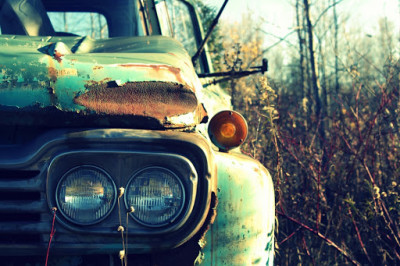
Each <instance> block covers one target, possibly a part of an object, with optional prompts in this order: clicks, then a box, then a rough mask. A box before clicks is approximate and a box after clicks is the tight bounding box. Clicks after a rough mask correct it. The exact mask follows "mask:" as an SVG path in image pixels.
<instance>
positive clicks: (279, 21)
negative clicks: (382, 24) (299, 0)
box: [206, 0, 400, 45]
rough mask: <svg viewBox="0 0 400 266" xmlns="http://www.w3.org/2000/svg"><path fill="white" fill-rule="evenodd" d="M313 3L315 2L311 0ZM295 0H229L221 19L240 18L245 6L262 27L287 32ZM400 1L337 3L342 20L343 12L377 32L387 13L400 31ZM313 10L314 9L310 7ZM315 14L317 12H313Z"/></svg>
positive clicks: (212, 0) (214, 1) (216, 0)
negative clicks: (380, 21)
mask: <svg viewBox="0 0 400 266" xmlns="http://www.w3.org/2000/svg"><path fill="white" fill-rule="evenodd" d="M223 2H224V0H206V3H208V4H209V5H212V6H215V7H217V8H218V9H219V7H220V6H221V5H222V3H223ZM310 2H311V3H314V2H316V1H315V0H311V1H310ZM294 3H295V0H229V2H228V4H227V6H226V8H225V11H224V13H223V14H222V17H221V19H223V20H229V21H240V19H241V16H242V13H243V12H245V11H246V10H250V11H251V12H254V15H255V16H259V17H262V18H263V20H264V21H265V22H264V23H263V30H264V31H267V32H270V33H273V34H275V35H278V36H280V37H283V36H285V35H286V34H287V33H288V32H290V31H291V30H292V28H293V25H294V23H293V19H294ZM399 5H400V1H399V0H343V1H342V2H340V3H339V4H338V5H337V12H338V14H339V21H340V19H341V16H342V18H344V16H349V20H350V21H351V22H352V23H354V24H359V25H362V26H363V28H364V31H365V33H366V34H370V35H374V34H375V33H376V31H377V30H378V20H379V18H381V17H384V16H386V17H388V18H389V20H391V21H393V22H394V23H395V24H396V31H397V35H399V32H400V10H399ZM311 11H312V12H313V11H314V12H315V10H314V9H312V7H311ZM312 14H313V15H314V18H315V17H316V15H317V14H316V13H312ZM265 41H266V42H267V43H266V45H268V42H271V43H274V42H275V41H276V39H275V40H274V39H273V38H272V37H270V38H266V40H265Z"/></svg>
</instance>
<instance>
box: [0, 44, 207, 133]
mask: <svg viewBox="0 0 400 266" xmlns="http://www.w3.org/2000/svg"><path fill="white" fill-rule="evenodd" d="M0 58H1V61H0V67H1V72H0V111H4V110H5V111H8V112H9V113H10V115H13V114H18V115H19V118H22V119H19V120H18V121H19V122H18V123H22V124H29V123H31V124H33V123H36V124H38V123H39V124H40V123H46V122H49V121H47V119H46V116H47V115H46V114H47V113H48V111H49V108H50V109H55V110H54V116H55V117H57V115H60V116H63V117H65V116H70V117H72V116H73V117H75V118H76V117H78V118H81V119H77V121H79V120H82V119H85V116H88V115H89V116H95V115H99V116H101V115H103V116H104V115H118V116H120V118H121V121H125V124H124V125H126V124H128V125H129V124H130V127H137V126H138V125H135V121H136V120H137V117H144V118H148V119H150V120H154V121H156V124H158V125H160V126H161V127H168V128H179V127H187V126H194V125H196V124H198V123H200V122H201V121H203V119H204V118H205V117H206V116H207V114H206V112H205V110H204V109H203V107H202V105H201V104H200V102H199V100H198V92H199V91H200V90H201V89H202V86H201V83H200V81H199V79H198V78H197V76H196V73H195V72H194V69H193V66H192V64H191V62H190V58H189V56H188V55H187V53H186V51H185V50H184V49H183V47H182V46H181V44H180V43H178V42H177V41H175V40H173V39H170V38H167V37H161V36H157V37H131V38H114V39H108V40H99V41H95V40H91V39H90V38H87V37H83V38H82V37H79V38H76V37H60V38H55V37H49V38H44V37H26V36H1V37H0ZM24 115H26V117H29V119H23V118H24ZM67 120H69V121H70V122H71V123H72V124H73V123H74V121H75V119H67ZM7 121H8V120H7ZM7 121H6V120H4V121H3V122H7ZM91 121H93V119H91ZM0 122H1V121H0ZM67 124H68V123H67ZM114 126H116V125H114ZM142 126H143V125H142Z"/></svg>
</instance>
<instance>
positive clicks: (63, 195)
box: [56, 165, 116, 225]
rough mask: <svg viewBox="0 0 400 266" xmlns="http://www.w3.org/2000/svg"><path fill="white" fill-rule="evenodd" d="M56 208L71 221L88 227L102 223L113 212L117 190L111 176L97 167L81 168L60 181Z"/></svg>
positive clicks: (70, 172)
mask: <svg viewBox="0 0 400 266" xmlns="http://www.w3.org/2000/svg"><path fill="white" fill-rule="evenodd" d="M56 200H57V205H58V208H59V210H60V211H61V213H62V214H63V215H64V216H65V218H66V219H68V220H69V221H71V222H73V223H76V224H82V225H89V224H94V223H97V222H100V221H101V220H103V219H104V218H105V217H107V215H108V214H109V213H110V212H111V210H112V209H113V207H114V204H115V200H116V188H115V185H114V183H113V181H112V180H111V177H110V176H109V175H108V174H107V173H106V172H105V171H103V170H102V169H100V168H98V167H95V166H89V165H85V166H79V167H76V168H73V169H71V170H70V171H68V172H67V173H66V174H65V175H64V176H63V177H62V178H61V179H60V181H59V182H58V185H57V190H56Z"/></svg>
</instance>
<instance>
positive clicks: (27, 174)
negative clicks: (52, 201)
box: [0, 169, 51, 250]
mask: <svg viewBox="0 0 400 266" xmlns="http://www.w3.org/2000/svg"><path fill="white" fill-rule="evenodd" d="M46 208H47V203H46V198H45V195H44V183H43V179H42V178H41V176H40V171H31V170H8V169H7V170H5V169H0V250H1V246H7V247H10V245H11V246H13V245H19V244H24V245H29V244H34V245H35V246H36V247H37V248H40V247H41V245H42V244H43V243H44V241H43V237H45V236H48V233H49V231H50V226H51V225H50V222H49V221H50V219H49V218H47V219H46V217H44V216H48V214H46V215H44V213H45V212H46V210H47V209H46ZM43 234H44V235H43Z"/></svg>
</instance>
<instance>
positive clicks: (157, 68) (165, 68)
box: [118, 64, 186, 84]
mask: <svg viewBox="0 0 400 266" xmlns="http://www.w3.org/2000/svg"><path fill="white" fill-rule="evenodd" d="M118 66H120V67H126V68H130V67H134V68H146V69H149V70H152V71H153V72H155V73H152V74H151V75H154V76H163V75H165V74H173V75H174V76H175V78H176V81H177V82H178V83H181V84H186V82H185V81H184V80H183V78H182V74H181V70H180V69H179V68H177V67H173V66H169V65H146V64H120V65H118Z"/></svg>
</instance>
